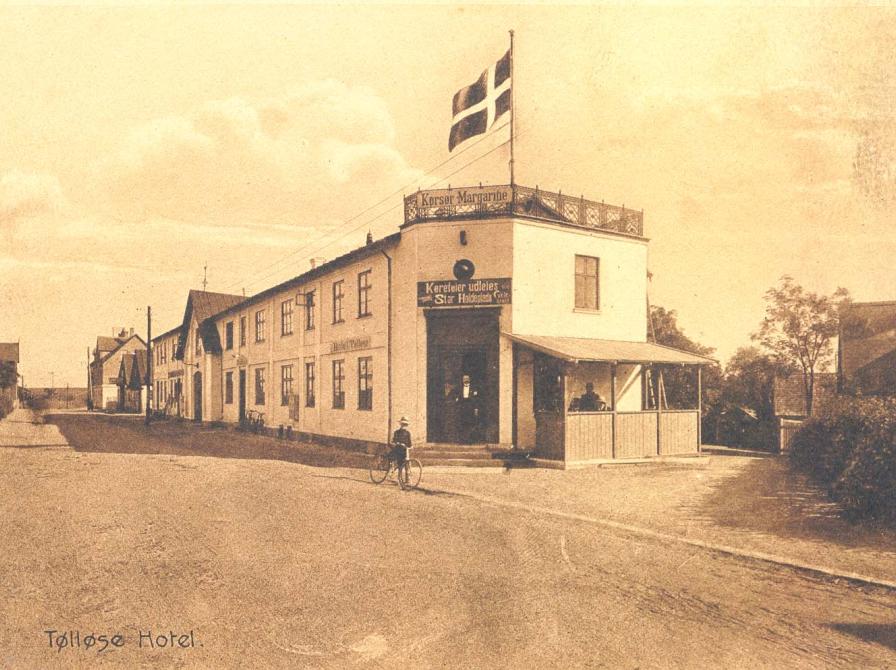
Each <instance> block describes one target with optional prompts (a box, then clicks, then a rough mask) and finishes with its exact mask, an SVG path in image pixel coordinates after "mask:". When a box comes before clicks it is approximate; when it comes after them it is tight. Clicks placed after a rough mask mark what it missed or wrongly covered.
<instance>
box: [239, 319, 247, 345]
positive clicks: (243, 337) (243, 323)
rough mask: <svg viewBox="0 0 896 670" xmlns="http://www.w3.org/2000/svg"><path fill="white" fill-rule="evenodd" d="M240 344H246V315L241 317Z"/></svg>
mask: <svg viewBox="0 0 896 670" xmlns="http://www.w3.org/2000/svg"><path fill="white" fill-rule="evenodd" d="M240 346H241V347H245V346H246V317H244V316H241V317H240Z"/></svg>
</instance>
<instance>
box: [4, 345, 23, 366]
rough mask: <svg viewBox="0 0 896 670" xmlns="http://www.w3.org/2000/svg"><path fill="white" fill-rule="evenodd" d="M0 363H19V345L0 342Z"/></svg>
mask: <svg viewBox="0 0 896 670" xmlns="http://www.w3.org/2000/svg"><path fill="white" fill-rule="evenodd" d="M0 361H15V362H16V363H18V362H19V343H18V342H0Z"/></svg>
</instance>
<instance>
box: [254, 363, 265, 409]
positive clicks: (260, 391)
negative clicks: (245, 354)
mask: <svg viewBox="0 0 896 670" xmlns="http://www.w3.org/2000/svg"><path fill="white" fill-rule="evenodd" d="M255 404H256V405H264V368H255Z"/></svg>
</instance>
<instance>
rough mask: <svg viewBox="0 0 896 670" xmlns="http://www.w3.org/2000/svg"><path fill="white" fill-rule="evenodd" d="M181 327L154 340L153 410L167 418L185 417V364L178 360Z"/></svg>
mask: <svg viewBox="0 0 896 670" xmlns="http://www.w3.org/2000/svg"><path fill="white" fill-rule="evenodd" d="M180 331H181V327H180V326H177V327H176V328H172V329H171V330H169V331H168V332H166V333H162V334H161V335H158V336H156V337H154V338H152V376H153V391H152V393H153V395H152V398H153V409H154V410H155V411H156V412H159V413H162V414H165V415H166V416H175V417H177V416H183V412H184V406H183V405H184V400H183V384H184V363H183V361H181V360H178V359H177V357H176V354H177V345H178V342H179V341H180Z"/></svg>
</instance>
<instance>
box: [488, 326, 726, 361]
mask: <svg viewBox="0 0 896 670" xmlns="http://www.w3.org/2000/svg"><path fill="white" fill-rule="evenodd" d="M502 334H503V335H504V336H506V337H508V338H509V339H511V340H512V341H514V342H517V343H519V344H522V345H524V346H526V347H529V348H531V349H534V350H535V351H540V352H541V353H544V354H547V355H549V356H553V357H554V358H559V359H562V360H565V361H571V362H576V363H577V362H580V361H599V362H609V363H661V364H670V365H676V364H679V365H711V364H713V363H716V361H715V360H713V359H712V358H707V357H706V356H698V355H697V354H692V353H689V352H687V351H681V350H680V349H673V348H672V347H666V346H663V345H661V344H654V343H653V342H625V341H622V340H598V339H592V338H585V337H552V336H549V335H517V334H515V333H502Z"/></svg>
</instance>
